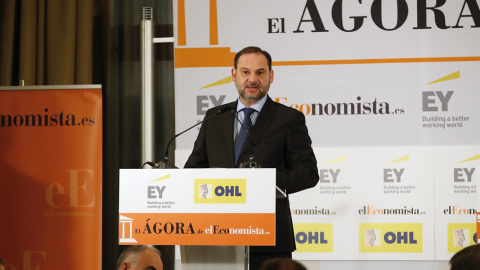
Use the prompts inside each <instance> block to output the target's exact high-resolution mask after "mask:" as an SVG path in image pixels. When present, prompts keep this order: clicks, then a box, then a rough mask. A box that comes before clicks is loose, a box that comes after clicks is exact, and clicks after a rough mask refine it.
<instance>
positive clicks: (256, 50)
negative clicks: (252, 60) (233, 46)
mask: <svg viewBox="0 0 480 270" xmlns="http://www.w3.org/2000/svg"><path fill="white" fill-rule="evenodd" d="M249 53H260V54H263V55H264V56H265V58H267V62H268V68H269V70H272V56H270V54H269V53H268V52H267V51H264V50H262V49H260V48H259V47H255V46H249V47H245V48H243V49H242V50H241V51H239V52H238V53H237V54H236V55H235V61H234V63H233V67H235V69H237V64H238V59H239V58H240V56H242V55H244V54H249Z"/></svg>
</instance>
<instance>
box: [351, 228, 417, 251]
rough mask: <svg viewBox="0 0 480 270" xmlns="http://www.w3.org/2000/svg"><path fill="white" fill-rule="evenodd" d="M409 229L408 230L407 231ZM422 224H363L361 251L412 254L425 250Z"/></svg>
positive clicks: (360, 238)
mask: <svg viewBox="0 0 480 270" xmlns="http://www.w3.org/2000/svg"><path fill="white" fill-rule="evenodd" d="M405 228H408V229H405ZM422 239H423V235H422V224H421V223H409V224H397V223H361V224H359V251H360V252H365V253H367V252H368V253H376V252H379V253H380V252H410V253H420V252H422V250H423V248H422V247H423V240H422Z"/></svg>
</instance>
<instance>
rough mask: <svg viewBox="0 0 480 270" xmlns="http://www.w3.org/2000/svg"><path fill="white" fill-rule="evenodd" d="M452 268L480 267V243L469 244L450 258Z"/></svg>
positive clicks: (475, 268)
mask: <svg viewBox="0 0 480 270" xmlns="http://www.w3.org/2000/svg"><path fill="white" fill-rule="evenodd" d="M450 265H451V268H450V269H451V270H478V269H480V244H476V245H471V246H468V247H466V248H464V249H462V250H460V251H459V252H457V253H456V254H455V255H453V257H452V258H451V259H450Z"/></svg>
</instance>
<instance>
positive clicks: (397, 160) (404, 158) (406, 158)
mask: <svg viewBox="0 0 480 270" xmlns="http://www.w3.org/2000/svg"><path fill="white" fill-rule="evenodd" d="M409 159H410V155H406V156H404V157H401V158H399V159H396V160H394V161H390V162H389V163H387V164H392V163H396V162H400V161H405V160H409Z"/></svg>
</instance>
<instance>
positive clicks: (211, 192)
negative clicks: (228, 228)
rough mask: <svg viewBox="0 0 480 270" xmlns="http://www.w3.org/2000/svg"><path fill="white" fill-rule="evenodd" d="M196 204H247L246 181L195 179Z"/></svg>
mask: <svg viewBox="0 0 480 270" xmlns="http://www.w3.org/2000/svg"><path fill="white" fill-rule="evenodd" d="M194 185H195V186H194V190H195V194H194V196H195V199H194V202H195V203H206V204H210V203H211V204H216V203H218V204H223V203H246V202H247V199H246V198H247V196H246V189H247V180H246V179H195V181H194Z"/></svg>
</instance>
